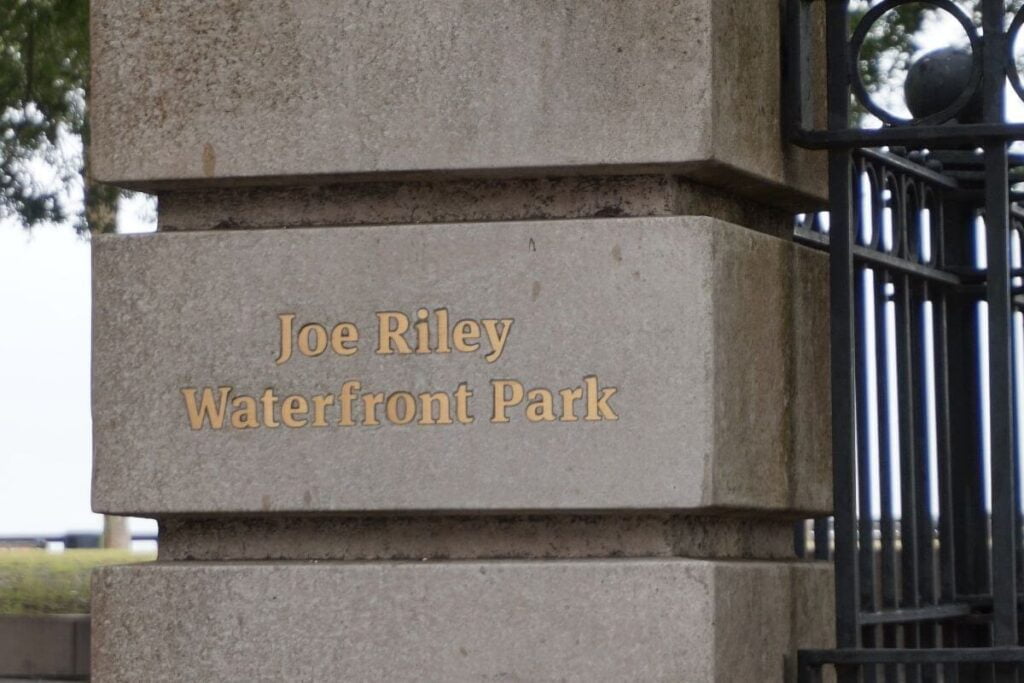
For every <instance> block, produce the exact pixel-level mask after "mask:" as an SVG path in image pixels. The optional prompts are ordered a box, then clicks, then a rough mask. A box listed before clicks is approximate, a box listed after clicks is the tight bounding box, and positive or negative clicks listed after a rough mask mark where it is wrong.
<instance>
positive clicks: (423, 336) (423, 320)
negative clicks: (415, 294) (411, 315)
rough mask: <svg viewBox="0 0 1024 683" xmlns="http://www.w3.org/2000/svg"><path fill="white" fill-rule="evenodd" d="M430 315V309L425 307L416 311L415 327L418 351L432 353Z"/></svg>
mask: <svg viewBox="0 0 1024 683" xmlns="http://www.w3.org/2000/svg"><path fill="white" fill-rule="evenodd" d="M429 317H430V311H428V310H427V309H425V308H421V309H419V310H418V311H416V319H417V320H416V322H415V323H414V324H413V327H415V328H416V353H430V323H429V322H428V321H427V318H429Z"/></svg>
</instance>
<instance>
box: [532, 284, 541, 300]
mask: <svg viewBox="0 0 1024 683" xmlns="http://www.w3.org/2000/svg"><path fill="white" fill-rule="evenodd" d="M539 297H540V281H539V280H534V281H533V290H532V291H531V292H530V300H531V301H536V300H537V299H538V298H539Z"/></svg>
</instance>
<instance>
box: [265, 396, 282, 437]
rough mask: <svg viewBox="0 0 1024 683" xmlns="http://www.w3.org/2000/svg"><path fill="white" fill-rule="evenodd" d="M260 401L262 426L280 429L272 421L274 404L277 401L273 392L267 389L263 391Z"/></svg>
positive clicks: (274, 420)
mask: <svg viewBox="0 0 1024 683" xmlns="http://www.w3.org/2000/svg"><path fill="white" fill-rule="evenodd" d="M260 400H261V401H262V402H263V426H264V427H269V428H270V429H273V428H275V427H280V426H281V425H280V424H279V423H278V422H277V420H276V419H274V403H275V402H276V401H277V396H275V395H274V390H273V389H267V390H266V391H264V392H263V396H262V397H261V398H260Z"/></svg>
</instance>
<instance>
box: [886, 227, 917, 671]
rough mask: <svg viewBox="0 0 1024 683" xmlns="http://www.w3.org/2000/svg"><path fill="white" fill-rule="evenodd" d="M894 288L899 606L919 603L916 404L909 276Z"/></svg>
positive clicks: (912, 629) (911, 642)
mask: <svg viewBox="0 0 1024 683" xmlns="http://www.w3.org/2000/svg"><path fill="white" fill-rule="evenodd" d="M893 213H894V219H897V220H900V221H902V220H904V217H903V211H899V212H897V211H894V212H893ZM897 283H898V284H897V288H896V388H897V396H898V398H897V401H898V405H899V434H900V452H899V462H900V579H901V587H902V594H901V599H900V606H901V607H904V608H910V609H912V608H915V607H917V606H918V605H919V593H918V558H919V555H918V552H917V543H918V540H919V539H918V538H917V485H916V484H917V480H916V457H915V456H916V448H915V447H916V446H917V442H916V439H915V426H914V423H915V422H916V420H915V418H916V416H917V415H916V411H915V406H916V404H917V403H918V401H917V396H916V395H915V393H914V389H913V382H914V377H913V376H914V374H915V373H914V372H913V367H914V362H915V359H914V356H915V354H914V350H915V349H912V348H911V343H912V340H914V339H915V335H914V331H913V317H914V316H913V315H912V313H911V306H912V301H911V296H910V288H911V286H912V283H911V280H910V277H909V276H907V275H901V276H899V278H898V280H897ZM903 646H904V647H908V648H914V647H918V646H919V642H918V625H917V623H916V622H915V623H907V624H904V625H903ZM906 674H907V681H908V682H912V681H917V680H919V679H920V666H918V665H909V664H908V665H907V667H906Z"/></svg>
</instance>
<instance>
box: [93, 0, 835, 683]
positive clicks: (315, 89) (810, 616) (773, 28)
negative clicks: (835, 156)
mask: <svg viewBox="0 0 1024 683" xmlns="http://www.w3.org/2000/svg"><path fill="white" fill-rule="evenodd" d="M92 7H93V19H92V21H93V25H92V40H93V44H92V45H93V47H92V49H93V59H94V71H93V89H92V98H93V99H92V109H91V117H92V118H91V121H92V145H93V146H92V150H91V151H92V156H91V161H92V169H93V173H94V174H95V176H96V178H97V179H98V180H101V181H104V182H108V183H113V184H116V185H119V186H122V187H128V188H136V189H142V190H147V191H150V192H155V193H157V194H158V195H159V214H158V222H159V228H160V230H159V232H158V233H157V234H155V235H147V236H109V237H106V236H98V237H96V238H95V239H94V242H93V254H94V277H95V278H96V282H97V283H98V286H96V287H95V288H94V291H95V295H94V346H93V348H94V351H93V353H94V386H93V395H94V425H95V465H94V478H93V504H94V509H95V510H96V511H98V512H104V513H108V514H121V515H128V514H131V515H142V516H149V517H154V518H156V519H157V520H158V521H159V523H160V540H159V561H158V562H157V563H155V564H151V565H141V566H132V567H115V568H108V569H103V570H101V571H99V572H98V573H97V574H96V576H95V579H94V601H93V629H94V631H93V658H92V661H93V676H94V680H97V681H135V680H332V681H333V680H478V679H494V678H508V679H510V680H554V679H559V680H563V679H564V680H586V681H596V680H685V681H711V680H720V681H768V680H783V679H784V677H785V676H786V673H785V672H786V667H787V661H789V658H790V657H791V655H792V654H793V653H794V652H795V649H796V648H797V647H809V646H819V647H820V646H825V645H827V644H828V637H829V636H828V634H830V633H831V606H830V604H831V579H830V575H829V573H828V569H827V567H825V566H823V565H818V564H815V563H805V562H796V561H794V559H793V551H792V535H791V530H792V523H793V521H794V520H797V519H800V518H804V517H807V516H811V515H819V514H824V513H827V511H828V510H829V509H830V505H831V494H830V491H831V486H830V459H829V392H828V347H827V340H828V321H827V318H828V311H827V294H826V280H827V268H826V261H825V259H824V257H823V256H822V255H821V254H818V253H813V252H810V251H808V250H806V249H803V248H801V247H798V246H795V245H794V244H793V243H792V242H791V241H790V239H789V215H790V214H791V212H793V211H795V210H799V209H807V208H809V207H813V206H815V205H817V204H820V202H821V197H822V193H823V181H824V173H823V165H822V163H821V162H822V160H821V159H819V158H817V157H813V156H810V155H808V154H806V153H803V152H798V151H796V150H794V149H791V148H789V147H786V146H785V145H783V143H782V141H781V133H780V121H779V112H780V103H779V99H778V93H779V90H780V84H779V45H778V38H777V37H778V34H779V27H778V17H779V8H778V7H777V6H776V4H775V3H773V2H765V1H764V0H742V1H738V2H729V3H725V2H718V1H717V0H685V1H682V2H681V1H679V0H638V1H637V2H630V3H624V2H619V1H618V0H600V1H594V2H579V1H578V0H550V1H545V2H528V1H523V2H494V1H492V0H463V1H459V2H456V1H454V0H419V1H417V2H384V1H383V0H379V1H378V0H371V1H370V2H354V1H352V0H341V1H337V2H335V1H330V2H329V1H328V0H295V1H294V2H288V3H281V2H271V1H269V0H249V1H246V2H241V1H229V2H218V3H196V2H188V1H187V0H167V1H165V2H162V3H157V4H147V5H146V6H145V7H144V8H142V7H140V6H139V5H138V3H135V2H131V1H130V0H94V1H93V3H92Z"/></svg>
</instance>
